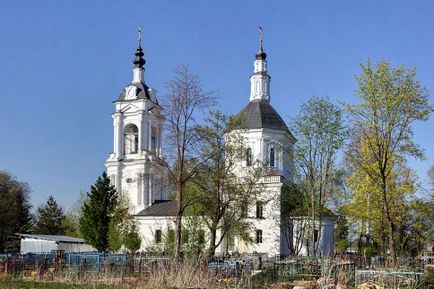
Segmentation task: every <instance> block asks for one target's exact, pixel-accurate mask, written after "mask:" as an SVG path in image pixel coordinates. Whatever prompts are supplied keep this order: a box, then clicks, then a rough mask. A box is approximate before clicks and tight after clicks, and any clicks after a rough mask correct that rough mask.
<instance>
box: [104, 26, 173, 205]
mask: <svg viewBox="0 0 434 289" xmlns="http://www.w3.org/2000/svg"><path fill="white" fill-rule="evenodd" d="M141 41H142V36H141V30H140V28H139V29H138V46H137V49H136V51H135V53H134V59H133V64H134V67H133V79H132V81H131V83H130V84H128V85H127V86H126V87H125V88H124V89H123V90H122V92H121V94H120V96H119V98H118V99H116V100H115V101H114V102H113V103H114V105H115V112H114V113H113V114H112V118H113V152H112V153H111V154H110V155H109V158H108V159H107V160H106V162H105V167H106V171H107V175H108V176H109V177H110V179H111V182H112V184H113V185H114V186H115V187H116V189H117V191H118V192H119V193H120V194H122V195H124V196H127V197H128V198H129V200H130V203H131V205H132V207H133V208H132V210H133V212H132V213H138V212H139V211H141V210H143V209H145V208H146V207H148V206H150V205H152V203H153V202H154V201H155V200H163V199H165V198H166V194H165V192H164V186H163V181H164V176H165V174H164V166H163V160H162V150H161V135H162V122H163V117H162V115H161V114H160V111H161V107H160V105H159V104H158V100H157V98H156V93H157V92H156V90H155V89H153V88H149V87H148V86H147V85H146V82H145V77H144V76H145V73H144V72H145V68H144V65H145V63H146V61H145V59H144V58H143V56H144V53H143V49H142V43H141Z"/></svg>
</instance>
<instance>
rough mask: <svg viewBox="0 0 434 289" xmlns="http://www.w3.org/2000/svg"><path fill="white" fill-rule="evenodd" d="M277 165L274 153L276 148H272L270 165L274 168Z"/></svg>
mask: <svg viewBox="0 0 434 289" xmlns="http://www.w3.org/2000/svg"><path fill="white" fill-rule="evenodd" d="M274 166H275V154H274V148H271V149H270V167H272V168H274Z"/></svg>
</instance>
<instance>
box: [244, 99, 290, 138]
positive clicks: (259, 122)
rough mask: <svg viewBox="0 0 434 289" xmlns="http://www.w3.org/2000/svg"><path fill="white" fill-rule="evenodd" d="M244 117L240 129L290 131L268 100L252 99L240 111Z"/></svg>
mask: <svg viewBox="0 0 434 289" xmlns="http://www.w3.org/2000/svg"><path fill="white" fill-rule="evenodd" d="M239 115H240V116H241V117H242V118H243V119H242V123H241V125H240V126H239V127H238V128H239V129H255V128H271V129H277V130H284V131H288V132H289V129H288V127H287V126H286V124H285V122H284V121H283V119H282V118H281V117H280V115H279V114H278V113H277V112H276V110H275V109H274V108H273V107H272V106H271V104H270V103H269V102H268V101H266V100H252V101H250V102H249V104H247V106H246V107H245V108H244V109H243V110H242V111H241V112H240V113H239Z"/></svg>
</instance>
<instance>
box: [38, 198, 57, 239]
mask: <svg viewBox="0 0 434 289" xmlns="http://www.w3.org/2000/svg"><path fill="white" fill-rule="evenodd" d="M64 220H65V215H64V213H63V209H62V207H61V206H59V205H58V204H57V202H56V200H55V199H54V197H53V196H52V195H50V196H49V197H48V200H47V202H46V203H45V204H44V205H41V206H39V207H38V209H37V211H36V222H35V225H34V227H33V233H35V234H42V235H63V234H64V233H65V228H64V227H63V222H64Z"/></svg>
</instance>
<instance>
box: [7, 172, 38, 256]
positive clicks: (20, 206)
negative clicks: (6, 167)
mask: <svg viewBox="0 0 434 289" xmlns="http://www.w3.org/2000/svg"><path fill="white" fill-rule="evenodd" d="M29 194H30V188H29V186H28V185H27V184H26V183H23V182H20V181H18V180H17V179H16V178H15V177H13V176H12V175H10V174H9V173H7V172H2V171H0V220H2V222H0V252H5V251H19V250H20V242H19V237H18V236H16V235H15V234H16V233H29V232H30V229H31V226H32V215H31V214H30V209H31V207H32V206H31V204H30V202H29ZM6 220H7V221H6Z"/></svg>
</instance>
